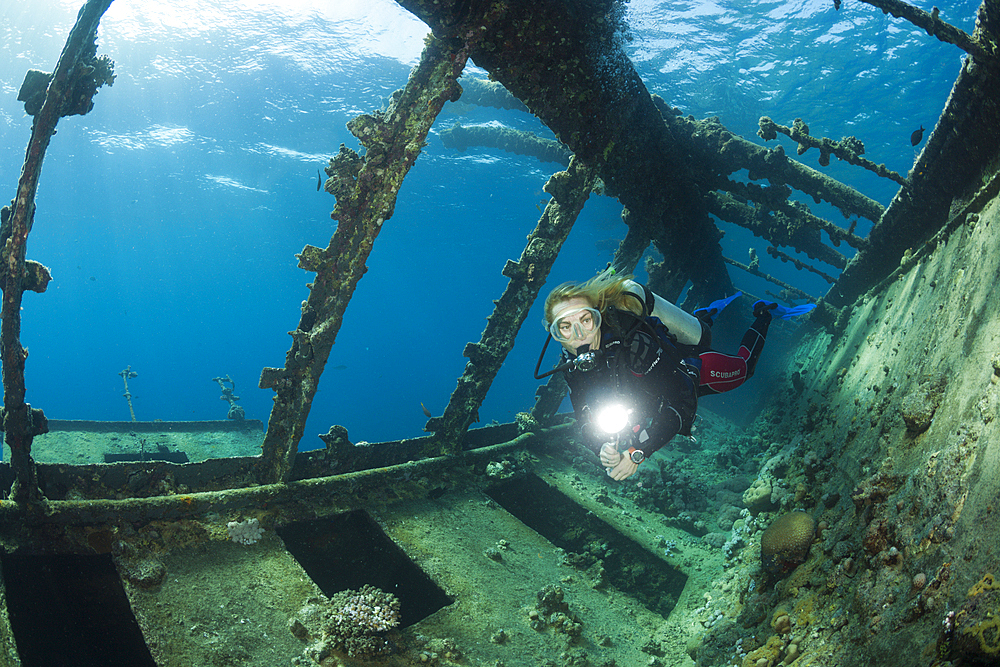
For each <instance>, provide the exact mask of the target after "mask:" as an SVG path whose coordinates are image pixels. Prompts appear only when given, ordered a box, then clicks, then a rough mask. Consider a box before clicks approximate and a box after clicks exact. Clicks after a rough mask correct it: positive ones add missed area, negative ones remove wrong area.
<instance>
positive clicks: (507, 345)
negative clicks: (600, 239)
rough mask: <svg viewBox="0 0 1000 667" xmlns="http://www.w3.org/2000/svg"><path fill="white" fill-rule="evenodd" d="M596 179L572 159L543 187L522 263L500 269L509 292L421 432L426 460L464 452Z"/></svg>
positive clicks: (468, 347) (499, 301) (590, 169)
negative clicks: (426, 441)
mask: <svg viewBox="0 0 1000 667" xmlns="http://www.w3.org/2000/svg"><path fill="white" fill-rule="evenodd" d="M594 175H595V174H594V168H593V167H590V166H588V165H586V164H584V163H583V162H582V161H580V160H579V159H577V158H575V157H574V158H573V159H572V160H570V164H569V167H568V168H567V170H566V171H560V172H558V173H556V174H554V175H553V176H552V177H551V178H550V179H549V180H548V182H546V183H545V187H544V189H545V191H546V192H547V193H549V194H550V195H552V199H550V200H549V203H548V205H547V206H546V207H545V210H544V211H543V212H542V217H541V218H540V219H539V220H538V224H537V225H536V226H535V229H534V230H533V231H532V232H531V234H529V235H528V244H527V245H526V246H525V248H524V252H522V253H521V257H520V259H518V261H516V262H515V261H512V260H508V261H507V264H506V266H504V267H503V275H504V276H506V277H507V278H508V279H509V281H508V283H507V287H506V289H504V291H503V294H502V295H501V296H500V298H499V299H497V300H496V301H495V302H494V304H495V307H494V309H493V314H492V315H490V317H489V318H488V324H487V325H486V329H485V330H483V334H482V337H481V338H480V340H479V342H478V343H469V344H468V345H466V346H465V351H463V352H462V354H463V355H464V356H466V357H468V359H469V361H468V363H467V364H466V365H465V371H464V372H463V373H462V377H460V378H459V379H458V386H457V387H456V388H455V391H454V392H452V395H451V400H450V401H449V402H448V406H447V407H446V408H445V411H444V414H443V415H442V416H440V417H433V418H432V419H431V420H430V421H428V422H427V426H425V427H424V430H426V431H434V433H435V438H434V445H435V451H431V452H426V454H427V455H429V456H434V455H442V454H443V455H450V454H457V453H459V452H460V451H461V450H462V437H463V436H464V435H465V431H466V430H467V429H468V428H469V425H470V424H472V422H473V421H478V420H479V417H478V413H479V406H480V405H482V403H483V399H484V398H486V392H487V391H489V388H490V385H492V384H493V378H495V377H496V374H497V371H499V370H500V367H501V366H502V365H503V362H504V359H506V358H507V354H508V353H509V352H510V351H511V349H512V348H513V347H514V337H515V336H517V332H518V330H519V329H520V328H521V325H522V324H523V323H524V319H525V318H526V317H527V316H528V311H529V310H530V309H531V305H532V304H533V303H534V302H535V299H536V298H537V297H538V292H539V290H541V288H542V286H543V285H544V284H545V279H546V278H547V277H548V275H549V271H550V270H551V269H552V264H553V263H554V262H555V261H556V257H557V256H558V255H559V250H560V248H562V244H563V242H564V241H565V240H566V237H567V236H569V232H570V230H571V229H572V228H573V223H574V222H576V218H577V216H578V215H579V214H580V211H581V210H582V209H583V205H584V203H586V201H587V198H588V197H589V196H590V191H591V189H592V188H593V186H594Z"/></svg>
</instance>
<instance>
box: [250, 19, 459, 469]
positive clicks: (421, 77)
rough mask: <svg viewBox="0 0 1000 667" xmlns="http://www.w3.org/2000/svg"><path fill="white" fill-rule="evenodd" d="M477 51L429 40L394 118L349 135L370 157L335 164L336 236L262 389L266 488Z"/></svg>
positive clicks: (313, 250) (322, 254)
mask: <svg viewBox="0 0 1000 667" xmlns="http://www.w3.org/2000/svg"><path fill="white" fill-rule="evenodd" d="M477 37H478V35H472V36H470V38H469V40H470V41H465V42H452V43H449V44H445V43H443V42H442V41H440V40H438V39H435V38H433V37H431V38H428V40H427V42H426V46H425V47H424V51H423V54H422V55H421V58H420V63H419V64H418V65H417V67H416V68H415V69H414V70H413V72H411V73H410V78H409V81H407V83H406V87H405V88H404V89H403V90H402V92H401V93H399V94H398V95H397V96H394V97H393V101H392V104H391V105H390V107H389V109H388V110H387V111H385V112H384V113H383V112H376V113H375V114H374V115H368V114H363V115H361V116H358V117H357V118H355V119H354V120H352V121H351V122H350V123H348V129H349V130H350V131H351V133H352V134H354V136H356V137H357V138H358V141H359V142H361V145H362V146H364V147H365V149H366V152H365V155H364V157H361V156H359V155H358V154H357V153H356V152H354V151H353V150H351V149H349V148H346V147H345V146H344V145H341V147H340V152H339V153H338V154H337V156H335V157H334V158H333V159H331V160H330V166H328V167H327V168H326V173H327V175H328V176H329V177H330V178H329V179H327V181H326V191H327V192H330V193H331V194H334V195H335V196H336V197H337V205H336V207H335V208H334V211H333V213H332V214H331V217H332V218H333V219H334V220H337V221H338V223H337V231H336V233H335V234H334V235H333V238H332V239H331V240H330V244H329V245H328V246H327V247H326V249H321V248H317V247H315V246H306V247H305V248H304V249H303V250H302V252H301V253H299V254H298V255H297V257H298V260H299V267H300V268H303V269H305V270H307V271H313V272H315V273H316V278H315V280H314V281H313V282H312V283H310V284H309V297H308V298H307V300H306V301H305V302H304V303H303V305H302V316H301V318H300V320H299V324H298V326H297V327H296V328H295V331H291V332H289V333H290V335H291V336H292V346H291V349H289V351H288V353H287V355H286V356H285V366H284V368H265V369H264V370H263V372H262V373H261V376H260V387H261V388H262V389H273V390H274V392H275V394H276V395H275V397H274V406H273V407H272V409H271V416H270V418H269V420H268V424H267V433H266V435H265V436H264V443H263V456H262V457H261V461H260V464H259V466H258V470H257V478H258V480H259V481H261V482H262V483H266V482H280V481H283V480H285V479H287V478H288V474H289V471H290V470H291V467H292V463H293V462H294V458H295V453H296V451H297V449H298V443H299V440H300V439H301V438H302V432H303V428H304V427H305V423H306V417H307V416H308V415H309V409H310V407H311V406H312V401H313V397H314V396H315V394H316V390H317V388H318V385H319V379H320V375H321V374H322V373H323V368H324V367H325V366H326V362H327V359H328V358H329V356H330V350H331V349H332V347H333V344H334V341H335V340H336V337H337V332H339V331H340V326H341V323H342V322H343V318H344V311H345V310H346V309H347V304H348V303H349V302H350V300H351V297H352V296H353V294H354V290H355V288H356V287H357V284H358V281H359V280H361V277H362V276H363V275H364V274H365V272H366V271H367V270H368V267H367V266H366V265H365V261H366V260H367V259H368V255H369V254H370V253H371V251H372V245H373V244H374V242H375V238H376V237H377V236H378V233H379V232H380V231H381V229H382V225H383V224H384V223H385V221H386V220H388V219H389V218H390V217H392V214H393V211H394V210H395V206H396V195H397V194H398V192H399V188H400V187H401V186H402V184H403V179H404V177H405V176H406V174H407V173H408V172H409V170H410V167H412V166H413V164H414V162H415V161H416V159H417V156H418V155H420V151H421V149H422V148H423V146H424V139H425V138H426V137H427V132H428V130H429V129H430V127H431V125H432V124H433V122H434V119H435V118H437V116H438V114H439V113H440V112H441V108H442V107H443V106H444V104H445V102H448V101H455V100H457V99H458V97H459V95H460V94H461V87H460V86H459V85H458V83H457V82H456V79H457V78H458V77H459V76H460V75H461V74H462V70H463V68H464V67H465V63H466V61H467V60H468V57H469V50H470V47H471V45H472V44H473V43H474V42H473V41H472V40H474V39H476V38H477Z"/></svg>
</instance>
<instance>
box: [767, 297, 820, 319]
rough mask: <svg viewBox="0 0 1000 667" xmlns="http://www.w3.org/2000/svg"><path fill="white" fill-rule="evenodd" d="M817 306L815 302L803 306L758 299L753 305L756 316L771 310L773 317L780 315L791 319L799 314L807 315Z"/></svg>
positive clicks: (782, 317)
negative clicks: (784, 304) (783, 304)
mask: <svg viewBox="0 0 1000 667" xmlns="http://www.w3.org/2000/svg"><path fill="white" fill-rule="evenodd" d="M815 307H816V304H815V303H805V304H802V305H801V306H792V307H789V306H782V305H780V304H777V303H774V302H773V301H757V302H756V303H754V305H753V314H754V316H757V317H759V316H760V314H761V313H762V312H763V311H765V310H770V311H771V316H772V317H780V318H781V319H783V320H790V319H792V318H793V317H797V316H799V315H805V314H806V313H808V312H809V311H811V310H812V309H813V308H815Z"/></svg>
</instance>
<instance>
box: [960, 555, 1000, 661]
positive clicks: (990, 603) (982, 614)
mask: <svg viewBox="0 0 1000 667" xmlns="http://www.w3.org/2000/svg"><path fill="white" fill-rule="evenodd" d="M954 621H955V626H956V630H957V632H956V633H955V648H956V650H957V651H958V653H959V655H961V657H963V658H970V659H972V660H973V661H981V662H982V663H983V664H987V663H993V662H994V661H996V659H997V656H998V655H1000V583H998V582H997V581H996V580H995V578H994V576H993V575H992V574H989V573H987V574H984V575H983V578H982V579H980V580H979V581H978V582H977V583H976V585H974V586H973V587H972V588H970V589H969V595H968V600H967V601H966V603H965V604H964V605H963V606H962V609H961V610H960V611H959V612H958V614H956V615H955V618H954Z"/></svg>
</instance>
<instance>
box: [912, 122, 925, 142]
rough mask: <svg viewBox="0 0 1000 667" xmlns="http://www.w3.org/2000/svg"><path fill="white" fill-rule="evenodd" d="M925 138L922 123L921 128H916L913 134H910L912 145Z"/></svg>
mask: <svg viewBox="0 0 1000 667" xmlns="http://www.w3.org/2000/svg"><path fill="white" fill-rule="evenodd" d="M923 138H924V126H923V125H921V126H920V129H919V130H914V131H913V134H911V135H910V145H911V146H916V145H917V144H919V143H920V141H921V140H922V139H923Z"/></svg>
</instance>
